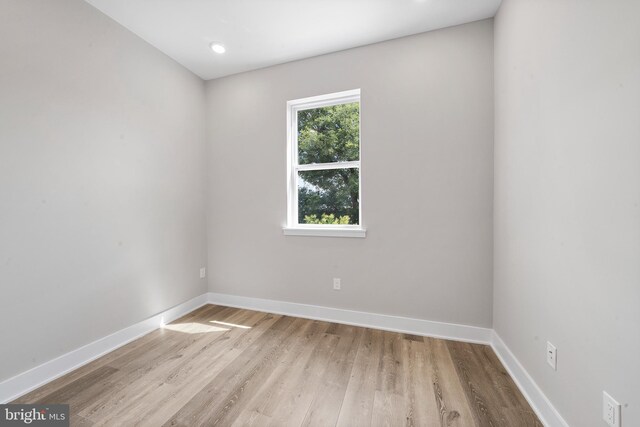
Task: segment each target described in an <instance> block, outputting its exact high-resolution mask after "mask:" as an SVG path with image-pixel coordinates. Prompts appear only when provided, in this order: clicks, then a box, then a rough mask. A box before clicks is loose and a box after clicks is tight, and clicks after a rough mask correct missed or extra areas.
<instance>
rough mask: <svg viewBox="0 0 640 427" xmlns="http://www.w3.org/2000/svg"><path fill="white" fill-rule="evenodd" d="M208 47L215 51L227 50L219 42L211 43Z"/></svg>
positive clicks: (222, 51) (223, 51)
mask: <svg viewBox="0 0 640 427" xmlns="http://www.w3.org/2000/svg"><path fill="white" fill-rule="evenodd" d="M209 47H210V48H211V50H212V51H214V52H215V53H225V52H226V51H227V49H226V48H225V47H224V45H222V44H220V43H215V42H214V43H211V44H210V45H209Z"/></svg>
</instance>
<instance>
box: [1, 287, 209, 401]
mask: <svg viewBox="0 0 640 427" xmlns="http://www.w3.org/2000/svg"><path fill="white" fill-rule="evenodd" d="M205 304H207V294H202V295H200V296H197V297H195V298H193V299H191V300H189V301H187V302H184V303H182V304H179V305H177V306H175V307H172V308H170V309H168V310H165V311H163V312H161V313H158V314H156V315H155V316H152V317H150V318H148V319H146V320H143V321H141V322H138V323H136V324H134V325H131V326H129V327H127V328H124V329H121V330H119V331H117V332H114V333H113V334H111V335H108V336H106V337H104V338H100V339H98V340H96V341H94V342H92V343H90V344H87V345H85V346H82V347H80V348H78V349H76V350H73V351H70V352H69V353H66V354H63V355H62V356H59V357H57V358H55V359H53V360H50V361H48V362H45V363H43V364H42V365H39V366H36V367H35V368H32V369H30V370H28V371H26V372H23V373H21V374H18V375H16V376H15V377H12V378H9V379H7V380H5V381H3V382H0V403H7V402H11V401H12V400H15V399H17V398H18V397H20V396H22V395H24V394H27V393H29V392H30V391H32V390H35V389H36V388H38V387H40V386H42V385H44V384H46V383H48V382H50V381H53V380H55V379H56V378H58V377H61V376H62V375H64V374H66V373H68V372H71V371H73V370H74V369H77V368H79V367H81V366H82V365H85V364H87V363H89V362H91V361H92V360H95V359H97V358H98V357H100V356H102V355H104V354H106V353H109V352H110V351H113V350H115V349H117V348H118V347H122V346H123V345H125V344H127V343H129V342H131V341H133V340H135V339H137V338H140V337H141V336H143V335H146V334H148V333H149V332H151V331H153V330H155V329H158V328H159V327H160V326H162V325H163V324H164V323H168V322H171V321H173V320H175V319H177V318H179V317H181V316H183V315H185V314H187V313H189V312H191V311H193V310H195V309H196V308H198V307H201V306H203V305H205Z"/></svg>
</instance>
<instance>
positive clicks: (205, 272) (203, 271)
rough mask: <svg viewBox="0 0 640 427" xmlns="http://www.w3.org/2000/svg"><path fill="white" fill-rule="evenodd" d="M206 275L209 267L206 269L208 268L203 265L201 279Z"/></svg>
mask: <svg viewBox="0 0 640 427" xmlns="http://www.w3.org/2000/svg"><path fill="white" fill-rule="evenodd" d="M205 277H207V269H206V268H204V267H202V268H201V269H200V278H201V279H204V278H205Z"/></svg>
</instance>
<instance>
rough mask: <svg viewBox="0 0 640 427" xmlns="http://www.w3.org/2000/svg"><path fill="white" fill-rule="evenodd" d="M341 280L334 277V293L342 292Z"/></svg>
mask: <svg viewBox="0 0 640 427" xmlns="http://www.w3.org/2000/svg"><path fill="white" fill-rule="evenodd" d="M340 287H341V285H340V278H339V277H334V278H333V290H334V291H339V290H340Z"/></svg>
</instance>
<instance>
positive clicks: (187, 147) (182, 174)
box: [0, 0, 206, 380]
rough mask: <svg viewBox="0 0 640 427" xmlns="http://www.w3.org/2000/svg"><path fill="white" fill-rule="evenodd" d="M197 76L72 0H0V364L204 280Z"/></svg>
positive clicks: (55, 352)
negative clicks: (200, 268) (202, 275)
mask: <svg viewBox="0 0 640 427" xmlns="http://www.w3.org/2000/svg"><path fill="white" fill-rule="evenodd" d="M204 133H205V126H204V89H203V82H202V81H201V80H200V79H199V78H197V77H195V76H194V75H193V74H191V73H189V72H188V71H186V70H185V69H183V68H182V67H181V66H179V65H178V64H176V63H175V62H173V61H172V60H170V59H169V58H167V57H166V56H164V55H163V54H161V53H160V52H159V51H157V50H156V49H154V48H152V47H151V46H149V45H147V44H146V43H145V42H143V41H142V40H141V39H139V38H138V37H136V36H135V35H133V34H132V33H130V32H129V31H127V30H125V29H123V28H122V27H120V26H119V25H117V24H116V23H114V22H113V21H111V20H110V19H108V18H107V17H105V16H103V15H102V14H101V13H100V12H98V11H97V10H96V9H94V8H93V7H91V6H90V5H88V4H86V3H85V2H83V1H80V0H56V1H49V0H29V1H24V0H3V1H2V2H0V286H1V289H0V342H1V344H0V360H1V363H0V380H2V379H6V378H8V377H11V376H13V375H15V374H17V373H19V372H21V371H24V370H26V369H29V368H31V367H33V366H36V365H39V364H41V363H43V362H45V361H47V360H49V359H52V358H54V357H56V356H59V355H61V354H63V353H66V352H68V351H70V350H73V349H75V348H77V347H80V346H82V345H84V344H87V343H89V342H91V341H93V340H95V339H97V338H101V337H103V336H105V335H108V334H109V333H112V332H114V331H116V330H119V329H121V328H123V327H126V326H129V325H131V324H133V323H135V322H138V321H140V320H142V319H144V318H147V317H149V316H151V315H153V314H155V313H158V312H160V311H162V310H165V309H167V308H169V307H171V306H174V305H176V304H179V303H181V302H183V301H186V300H188V299H190V298H192V297H194V296H196V295H200V294H202V293H203V292H205V291H206V282H205V280H200V279H199V274H198V273H199V271H198V270H199V267H200V266H202V265H204V264H205V262H206V240H205V236H204V231H203V230H204V229H205V214H204V212H205V203H204V201H203V199H204V197H205V191H204V186H205V184H206V182H205V179H204V176H205V169H204V167H205V155H204V152H205V150H206V146H205V140H204V138H205V135H204Z"/></svg>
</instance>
